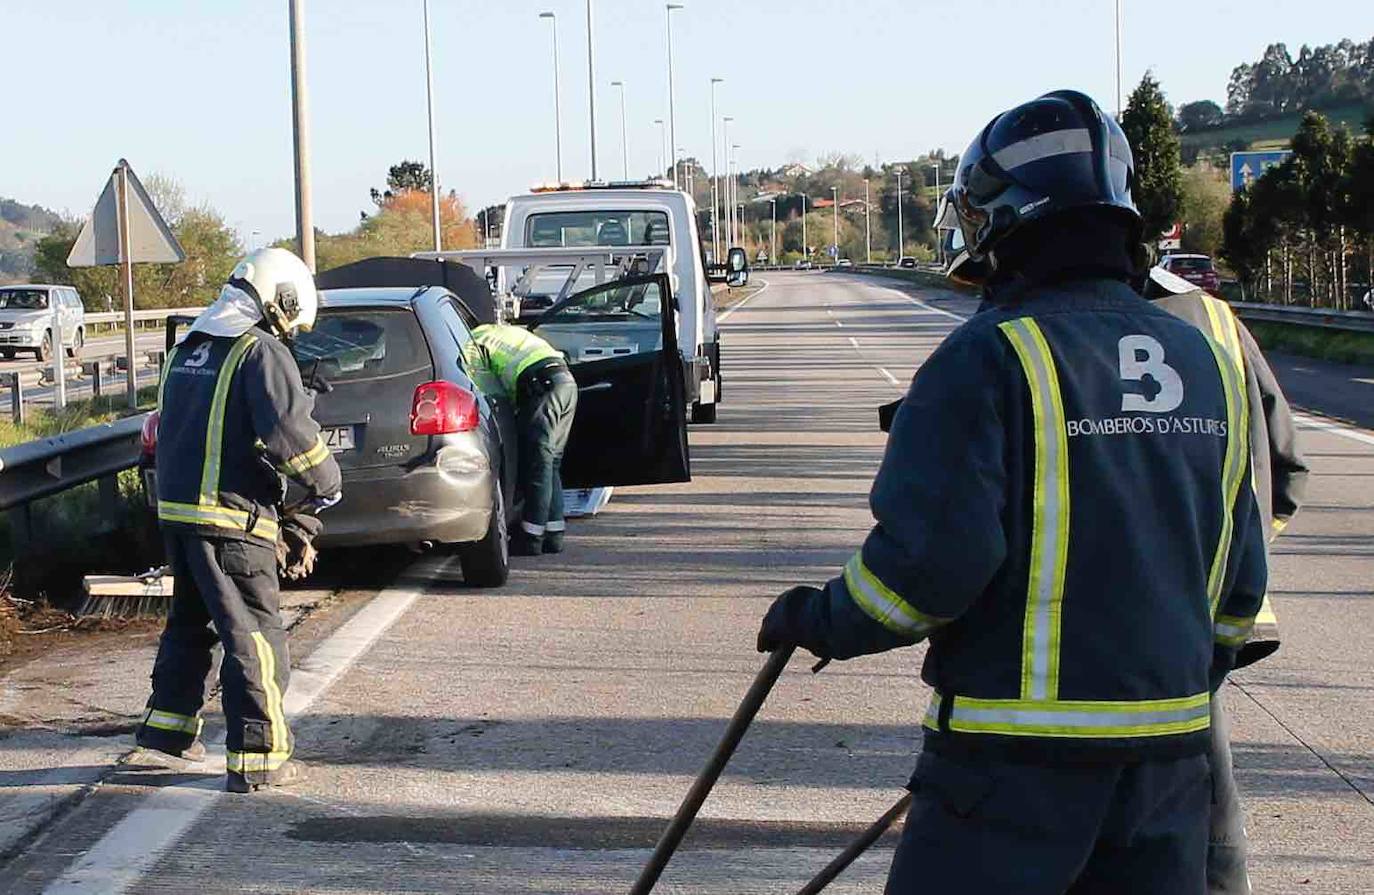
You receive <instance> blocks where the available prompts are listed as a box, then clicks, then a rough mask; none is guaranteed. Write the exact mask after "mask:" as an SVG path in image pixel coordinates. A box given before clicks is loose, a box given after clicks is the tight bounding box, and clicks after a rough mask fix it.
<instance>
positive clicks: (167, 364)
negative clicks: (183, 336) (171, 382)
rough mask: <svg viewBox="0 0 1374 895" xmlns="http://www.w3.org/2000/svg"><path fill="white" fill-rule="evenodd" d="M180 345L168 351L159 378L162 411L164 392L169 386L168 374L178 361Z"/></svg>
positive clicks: (158, 387) (158, 394) (159, 402)
mask: <svg viewBox="0 0 1374 895" xmlns="http://www.w3.org/2000/svg"><path fill="white" fill-rule="evenodd" d="M179 347H181V346H179V345H173V346H172V350H171V351H169V352H167V359H166V360H165V361H163V362H162V375H161V376H159V377H158V378H157V409H158V412H159V413H161V412H162V392H163V390H164V389H166V388H167V374H168V373H169V372H170V371H171V369H172V364H174V363H176V359H177V349H178V348H179Z"/></svg>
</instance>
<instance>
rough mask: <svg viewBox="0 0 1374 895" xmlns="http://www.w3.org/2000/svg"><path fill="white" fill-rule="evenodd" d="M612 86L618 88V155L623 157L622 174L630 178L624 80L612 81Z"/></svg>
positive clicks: (627, 178)
mask: <svg viewBox="0 0 1374 895" xmlns="http://www.w3.org/2000/svg"><path fill="white" fill-rule="evenodd" d="M611 86H612V87H619V88H620V155H621V158H623V159H624V174H623V175H622V176H623V177H624V178H625V179H626V180H629V179H630V137H629V134H628V133H627V132H626V130H625V82H624V81H612V82H611Z"/></svg>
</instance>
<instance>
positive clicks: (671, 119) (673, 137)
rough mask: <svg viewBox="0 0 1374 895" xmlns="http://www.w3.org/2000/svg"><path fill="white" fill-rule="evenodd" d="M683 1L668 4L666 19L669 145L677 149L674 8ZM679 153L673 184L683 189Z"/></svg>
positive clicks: (680, 6)
mask: <svg viewBox="0 0 1374 895" xmlns="http://www.w3.org/2000/svg"><path fill="white" fill-rule="evenodd" d="M681 8H682V4H681V3H668V4H666V13H665V15H664V20H665V21H666V22H667V23H668V145H669V146H671V147H672V148H673V149H674V150H676V149H677V110H676V109H674V102H673V10H675V9H681ZM677 158H678V157H677V154H676V152H675V153H674V155H673V186H675V187H678V188H679V189H681V184H680V183H679V182H678V175H677Z"/></svg>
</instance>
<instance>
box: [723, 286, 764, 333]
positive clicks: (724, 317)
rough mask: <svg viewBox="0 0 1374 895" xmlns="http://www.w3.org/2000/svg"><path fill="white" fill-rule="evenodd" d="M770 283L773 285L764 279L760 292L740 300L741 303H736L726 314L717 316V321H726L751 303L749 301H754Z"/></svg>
mask: <svg viewBox="0 0 1374 895" xmlns="http://www.w3.org/2000/svg"><path fill="white" fill-rule="evenodd" d="M770 285H772V284H771V283H769V282H768V281H767V280H764V281H763V286H762V287H760V289H759V291H758V292H755V293H754V294H753V295H751V296H749V297H748V298H746V299H745V300H744V301H742V302H740V303H739V304H737V305H735V306H734V307H733V308H731V309H730V310H728V311H726V312H725V313H724V314H721V315H720V316H719V317H717V318H716V322H717V323H724V322H725V320H726V318H728V317H729V316H730V315H731V314H733V313H735V312H736V311H738V310H739V309H740V308H742V307H744V306H745V305H747V304H749V302H751V301H753V300H754V299H756V298H758V297H759V296H760V295H762V294H763V292H764V290H765V289H767V288H768V287H769V286H770Z"/></svg>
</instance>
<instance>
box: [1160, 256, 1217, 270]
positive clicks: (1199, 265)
mask: <svg viewBox="0 0 1374 895" xmlns="http://www.w3.org/2000/svg"><path fill="white" fill-rule="evenodd" d="M1169 266H1170V267H1171V268H1173V269H1174V270H1187V271H1191V272H1193V273H1202V272H1204V271H1208V270H1211V269H1212V259H1211V258H1175V259H1174V260H1173V261H1171V262H1170V263H1169Z"/></svg>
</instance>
